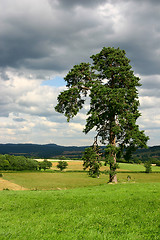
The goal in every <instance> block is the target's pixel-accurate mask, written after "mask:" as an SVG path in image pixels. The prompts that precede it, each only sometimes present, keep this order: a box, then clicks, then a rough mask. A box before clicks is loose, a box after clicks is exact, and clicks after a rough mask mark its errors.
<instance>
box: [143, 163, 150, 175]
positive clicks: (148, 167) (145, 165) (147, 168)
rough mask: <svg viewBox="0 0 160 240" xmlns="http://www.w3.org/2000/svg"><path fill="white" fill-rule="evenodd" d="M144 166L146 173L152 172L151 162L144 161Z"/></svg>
mask: <svg viewBox="0 0 160 240" xmlns="http://www.w3.org/2000/svg"><path fill="white" fill-rule="evenodd" d="M144 167H145V168H146V171H145V172H146V173H151V172H152V167H151V163H150V162H149V161H148V162H145V164H144Z"/></svg>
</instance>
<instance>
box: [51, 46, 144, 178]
mask: <svg viewBox="0 0 160 240" xmlns="http://www.w3.org/2000/svg"><path fill="white" fill-rule="evenodd" d="M91 58H92V60H93V64H92V65H90V64H89V63H81V64H79V65H75V66H74V67H73V68H72V69H71V70H70V71H69V73H68V74H67V76H66V77H65V78H64V79H65V81H66V82H67V84H66V86H67V88H68V89H67V90H65V91H63V92H61V93H60V95H59V96H58V104H57V106H56V107H55V109H56V111H58V112H59V113H63V114H64V115H65V116H66V117H67V120H68V121H69V120H70V119H71V118H73V117H74V116H75V115H77V113H78V112H79V110H80V109H82V107H83V105H84V103H85V100H86V99H87V96H88V95H87V94H88V92H89V97H90V109H89V111H88V113H87V115H88V118H87V120H86V125H85V129H84V132H85V133H88V132H90V131H91V130H92V129H95V130H96V132H97V135H96V139H97V138H98V137H99V138H100V141H101V142H102V143H103V144H108V145H112V146H113V147H114V148H116V150H115V149H114V151H113V152H111V153H110V156H109V158H110V159H111V162H110V167H111V172H112V174H111V175H110V181H115V182H116V181H117V180H116V172H115V170H116V157H117V156H116V154H115V151H116V152H117V151H118V157H120V156H121V155H123V157H124V158H125V159H129V158H130V157H131V155H132V152H134V151H135V150H136V149H137V148H138V147H141V148H142V147H146V142H147V140H148V137H146V136H145V134H144V131H140V130H139V126H138V125H137V124H136V120H137V118H138V117H139V116H140V113H139V111H138V106H139V101H138V91H137V87H139V86H141V84H140V83H139V80H140V79H139V78H138V77H136V76H134V73H133V71H132V70H131V68H132V67H131V66H130V65H129V62H130V60H129V59H128V58H127V57H126V56H125V51H124V50H121V49H119V48H117V49H115V48H110V47H109V48H105V47H104V48H103V49H102V50H101V52H100V53H98V54H96V55H93V56H91ZM124 150H125V151H124ZM111 157H112V158H111ZM109 158H108V159H109Z"/></svg>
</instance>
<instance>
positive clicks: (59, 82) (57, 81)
mask: <svg viewBox="0 0 160 240" xmlns="http://www.w3.org/2000/svg"><path fill="white" fill-rule="evenodd" d="M41 85H42V86H53V87H61V86H65V85H66V82H65V81H64V79H63V78H62V77H60V76H56V77H54V78H52V79H50V80H45V81H43V82H42V83H41Z"/></svg>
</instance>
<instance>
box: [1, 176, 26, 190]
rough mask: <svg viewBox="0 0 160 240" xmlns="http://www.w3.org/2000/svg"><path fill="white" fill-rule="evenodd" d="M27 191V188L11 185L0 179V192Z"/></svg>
mask: <svg viewBox="0 0 160 240" xmlns="http://www.w3.org/2000/svg"><path fill="white" fill-rule="evenodd" d="M5 189H8V190H27V188H24V187H21V186H19V185H18V184H15V183H12V182H10V181H8V180H5V179H2V178H0V191H1V190H5Z"/></svg>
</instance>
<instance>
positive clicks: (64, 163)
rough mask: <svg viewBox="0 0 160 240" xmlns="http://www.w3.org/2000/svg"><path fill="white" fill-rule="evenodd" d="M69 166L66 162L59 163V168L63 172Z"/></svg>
mask: <svg viewBox="0 0 160 240" xmlns="http://www.w3.org/2000/svg"><path fill="white" fill-rule="evenodd" d="M67 166H68V163H67V162H66V161H58V164H57V168H59V169H60V171H63V170H64V169H66V168H67Z"/></svg>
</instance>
